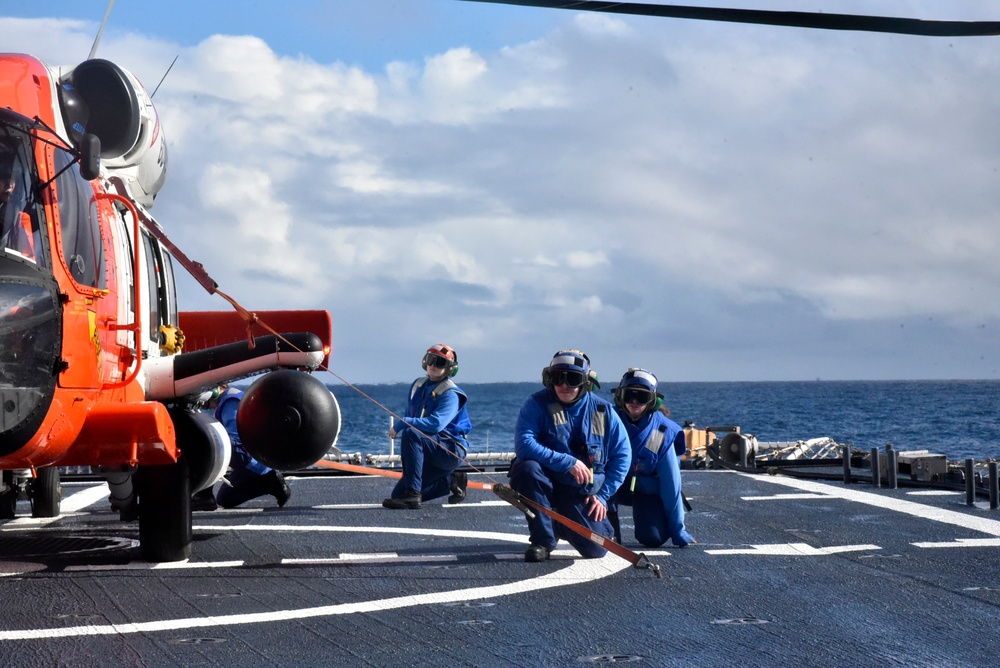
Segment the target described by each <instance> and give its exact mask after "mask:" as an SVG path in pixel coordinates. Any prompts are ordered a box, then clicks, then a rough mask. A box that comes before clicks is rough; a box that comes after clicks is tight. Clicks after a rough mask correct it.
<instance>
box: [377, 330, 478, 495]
mask: <svg viewBox="0 0 1000 668" xmlns="http://www.w3.org/2000/svg"><path fill="white" fill-rule="evenodd" d="M421 365H422V366H423V368H424V370H425V371H426V372H427V375H426V376H423V377H421V378H417V379H416V380H415V381H413V385H411V386H410V400H409V402H408V404H407V407H406V419H405V420H404V421H402V422H396V423H395V424H394V425H393V426H392V427H391V428H390V429H389V438H396V436H399V437H400V448H399V452H400V458H401V459H402V460H403V477H402V478H401V479H400V480H399V482H398V483H396V486H395V487H394V488H393V490H392V494H391V495H390V498H388V499H386V500H385V501H383V502H382V505H383V506H385V507H386V508H391V509H393V510H400V509H404V508H419V507H420V504H421V502H423V501H430V500H431V499H436V498H438V497H441V496H444V495H445V494H448V493H449V492H451V496H449V497H448V503H461V502H462V501H463V500H464V499H465V491H466V487H467V485H468V475H467V474H466V473H463V472H460V471H456V470H455V469H457V468H458V467H459V465H460V464H462V462H463V460H464V459H465V455H466V452H467V451H468V448H469V441H468V440H467V439H466V434H468V433H469V432H470V431H471V430H472V422H471V421H470V420H469V414H468V412H467V411H466V410H465V406H466V404H467V403H468V401H469V399H468V397H467V396H466V394H465V392H463V391H462V389H461V388H460V387H459V386H458V385H456V384H455V381H453V380H452V377H454V376H455V374H457V373H458V353H456V352H455V349H454V348H450V347H448V346H446V345H445V344H443V343H438V344H435V345H433V346H431V347H430V348H428V349H427V352H426V353H425V354H424V358H423V361H422V362H421Z"/></svg>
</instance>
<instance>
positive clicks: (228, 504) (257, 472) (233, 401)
mask: <svg viewBox="0 0 1000 668" xmlns="http://www.w3.org/2000/svg"><path fill="white" fill-rule="evenodd" d="M242 398H243V392H241V391H240V390H237V389H236V388H232V387H230V388H228V389H226V391H225V392H223V393H222V396H221V397H220V398H219V404H218V406H216V407H215V419H216V420H218V421H219V422H221V423H222V426H223V427H225V429H226V433H228V434H229V440H230V442H232V445H233V453H232V457H231V458H230V460H229V465H230V467H232V472H231V473H230V474H229V475H228V476H227V477H226V479H227V480H229V482H230V483H232V485H233V486H232V487H230V486H229V485H227V484H225V483H223V484H222V485H221V486H220V487H219V491H218V492H216V494H215V500H216V502H218V504H219V505H220V506H222V507H223V508H233V507H235V506H238V505H240V504H241V503H244V502H245V501H249V500H250V499H256V498H257V497H258V496H264V495H265V494H270V493H271V492H270V488H269V487H268V483H269V482H270V481H269V480H268V478H266V477H265V476H267V474H269V473H271V471H273V470H274V469H272V468H270V467H269V466H264V465H263V464H261V463H260V462H258V461H257V460H256V459H254V458H253V457H251V456H250V455H249V453H247V451H246V450H244V449H243V442H242V441H241V440H240V434H239V432H238V431H237V430H236V412H237V410H238V409H239V407H240V399H242ZM272 484H273V483H272Z"/></svg>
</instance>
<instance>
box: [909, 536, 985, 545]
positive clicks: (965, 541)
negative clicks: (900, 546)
mask: <svg viewBox="0 0 1000 668" xmlns="http://www.w3.org/2000/svg"><path fill="white" fill-rule="evenodd" d="M913 545H916V546H917V547H1000V538H956V539H955V540H949V541H944V542H941V543H913Z"/></svg>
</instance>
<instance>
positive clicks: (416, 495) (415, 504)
mask: <svg viewBox="0 0 1000 668" xmlns="http://www.w3.org/2000/svg"><path fill="white" fill-rule="evenodd" d="M382 507H383V508H388V509H390V510H405V509H409V510H416V509H417V508H419V507H420V492H416V491H414V490H412V489H411V490H407V492H406V493H405V494H403V496H401V497H399V498H398V499H386V500H385V501H383V502H382Z"/></svg>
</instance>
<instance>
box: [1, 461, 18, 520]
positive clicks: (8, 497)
mask: <svg viewBox="0 0 1000 668" xmlns="http://www.w3.org/2000/svg"><path fill="white" fill-rule="evenodd" d="M3 484H4V490H3V491H2V492H0V520H12V519H14V518H15V517H16V516H17V487H16V486H15V485H14V472H13V471H4V472H3Z"/></svg>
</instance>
